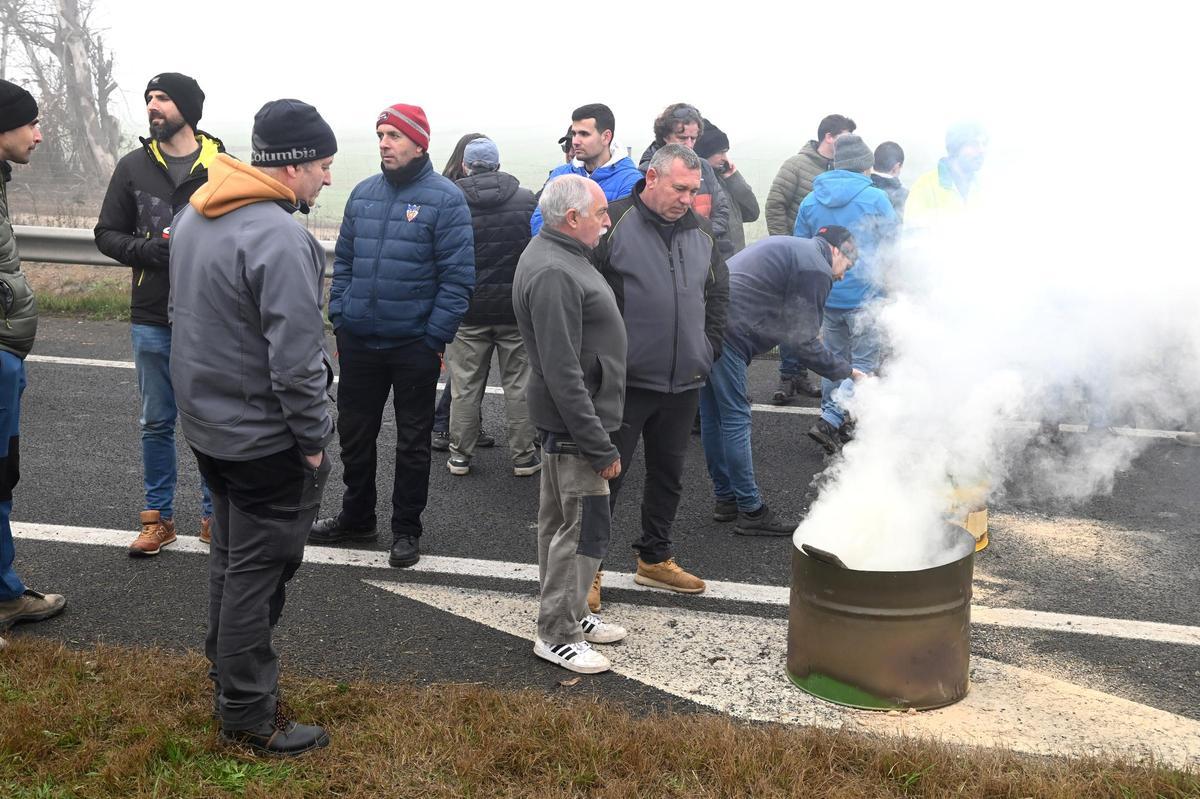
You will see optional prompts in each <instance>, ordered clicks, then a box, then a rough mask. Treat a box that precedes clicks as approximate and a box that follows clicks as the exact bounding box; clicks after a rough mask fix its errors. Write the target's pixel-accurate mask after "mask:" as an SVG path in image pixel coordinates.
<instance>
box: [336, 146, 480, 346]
mask: <svg viewBox="0 0 1200 799" xmlns="http://www.w3.org/2000/svg"><path fill="white" fill-rule="evenodd" d="M422 160H423V163H422V164H421V165H420V166H419V167H417V168H416V170H415V171H416V174H415V176H413V177H411V179H409V180H407V181H397V182H396V183H393V182H391V181H389V180H388V178H387V177H386V176H384V175H383V174H379V175H375V176H373V177H369V178H367V179H366V180H364V181H362V182H361V183H359V184H358V185H357V186H355V187H354V191H352V192H351V193H350V199H349V200H348V201H347V202H346V212H345V216H344V217H343V218H342V229H341V232H339V233H338V240H337V247H336V248H335V250H334V262H333V285H332V287H331V288H330V291H329V321H330V322H331V323H333V327H334V329H335V330H340V331H343V332H345V333H349V334H350V335H352V336H354V337H355V338H357V339H359V340H361V341H362V342H363V343H364V344H365V345H366V346H368V347H371V348H377V349H383V348H387V347H395V346H397V345H398V344H400V343H402V342H408V341H413V340H416V339H424V341H425V344H426V346H428V347H429V348H430V349H432V350H434V351H435V352H442V351H443V350H444V349H445V347H446V345H447V344H448V343H450V342H451V341H452V340H453V339H454V333H455V332H456V331H457V330H458V324H459V322H460V321H462V317H463V314H465V313H466V312H467V306H468V305H469V304H470V300H471V291H472V290H473V288H474V286H475V240H474V236H473V234H472V232H471V212H470V210H469V209H468V208H467V201H466V198H464V197H463V193H462V191H461V190H460V189H459V188H458V187H457V186H455V185H454V183H453V182H451V181H450V180H448V179H447V178H444V177H442V176H441V175H439V174H437V173H436V172H434V171H433V167H432V166H431V165H430V163H429V158H428V157H427V156H426V157H424V158H423V159H422ZM414 166H415V164H414ZM404 171H407V170H404Z"/></svg>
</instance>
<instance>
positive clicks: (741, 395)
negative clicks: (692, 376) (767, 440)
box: [700, 347, 763, 513]
mask: <svg viewBox="0 0 1200 799" xmlns="http://www.w3.org/2000/svg"><path fill="white" fill-rule="evenodd" d="M746 368H747V367H746V362H745V361H743V360H742V356H741V355H739V354H738V353H736V352H734V351H733V350H731V349H729V348H728V347H726V348H725V350H724V351H723V352H722V353H721V357H720V358H718V359H717V360H716V362H715V363H714V364H713V366H712V371H710V372H709V373H708V383H707V384H706V385H705V386H704V388H702V389H700V441H701V443H702V444H704V460H705V461H706V462H707V463H708V476H709V477H711V478H712V482H713V493H714V494H715V495H716V497H717V500H718V501H729V500H730V499H736V500H737V506H738V510H739V511H742V512H743V513H751V512H753V511H756V510H758V509H759V508H761V507H762V504H763V500H762V494H761V493H760V492H759V490H758V483H756V482H755V481H754V453H753V451H751V448H750V397H749V394H748V393H747V391H746Z"/></svg>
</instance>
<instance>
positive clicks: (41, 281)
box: [21, 263, 129, 320]
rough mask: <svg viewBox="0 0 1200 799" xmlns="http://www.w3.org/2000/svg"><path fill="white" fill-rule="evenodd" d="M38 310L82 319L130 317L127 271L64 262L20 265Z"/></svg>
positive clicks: (122, 318) (123, 318)
mask: <svg viewBox="0 0 1200 799" xmlns="http://www.w3.org/2000/svg"><path fill="white" fill-rule="evenodd" d="M21 268H22V269H23V270H24V272H25V275H26V277H27V278H28V279H29V285H30V286H32V287H33V291H34V294H35V295H36V296H37V301H38V310H39V311H40V312H41V313H44V314H49V315H58V316H78V317H83V318H85V319H117V320H128V319H129V270H128V269H125V268H120V267H106V266H67V265H65V264H35V263H24V264H22V265H21Z"/></svg>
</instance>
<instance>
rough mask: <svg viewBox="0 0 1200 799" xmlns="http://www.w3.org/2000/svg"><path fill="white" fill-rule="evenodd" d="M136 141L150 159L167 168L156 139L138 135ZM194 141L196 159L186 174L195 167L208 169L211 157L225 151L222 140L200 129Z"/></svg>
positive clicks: (191, 171)
mask: <svg viewBox="0 0 1200 799" xmlns="http://www.w3.org/2000/svg"><path fill="white" fill-rule="evenodd" d="M138 141H140V142H141V143H142V147H143V149H145V151H146V154H147V155H149V156H150V158H151V160H153V161H156V162H157V163H158V164H159V165H160V166H161V167H162V168H163V169H166V168H167V161H166V159H165V158H163V155H162V150H161V149H160V148H159V146H158V140H157V139H143V138H142V137H141V136H139V137H138ZM196 141H197V142H198V143H199V144H200V150H199V151H198V152H197V153H196V161H195V162H194V163H193V164H192V168H191V169H190V170H188V174H194V173H195V172H196V170H197V169H208V167H209V165H210V164H211V163H212V161H213V159H214V158H216V157H217V155H218V154H220V153H223V152H225V143H224V142H222V141H221V140H220V139H218V138H217V137H216V136H213V135H211V134H209V133H205V132H204V131H202V130H198V131H196Z"/></svg>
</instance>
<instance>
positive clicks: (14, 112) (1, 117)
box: [0, 79, 38, 133]
mask: <svg viewBox="0 0 1200 799" xmlns="http://www.w3.org/2000/svg"><path fill="white" fill-rule="evenodd" d="M37 118H38V104H37V100H35V99H33V95H32V94H30V93H29V92H27V91H26V90H25V89H23V88H21V87H20V86H18V85H17V84H15V83H10V82H9V81H6V80H3V79H0V133H6V132H8V131H10V130H16V129H17V128H21V127H24V126H25V125H28V124H29V123H30V122H32V121H33V120H35V119H37Z"/></svg>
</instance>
